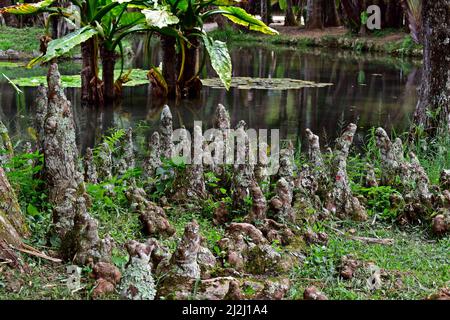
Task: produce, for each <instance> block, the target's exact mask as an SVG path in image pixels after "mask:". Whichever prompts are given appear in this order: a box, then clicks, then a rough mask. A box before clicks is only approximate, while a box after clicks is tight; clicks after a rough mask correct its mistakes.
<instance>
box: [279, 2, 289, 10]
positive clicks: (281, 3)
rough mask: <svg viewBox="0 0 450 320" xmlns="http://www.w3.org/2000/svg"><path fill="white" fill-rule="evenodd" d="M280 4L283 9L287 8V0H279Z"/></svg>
mask: <svg viewBox="0 0 450 320" xmlns="http://www.w3.org/2000/svg"><path fill="white" fill-rule="evenodd" d="M278 5H279V6H280V9H281V10H283V11H284V10H286V8H287V3H286V0H279V1H278Z"/></svg>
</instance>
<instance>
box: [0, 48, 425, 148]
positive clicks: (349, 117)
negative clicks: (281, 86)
mask: <svg viewBox="0 0 450 320" xmlns="http://www.w3.org/2000/svg"><path fill="white" fill-rule="evenodd" d="M134 49H135V51H136V50H137V51H139V50H140V49H139V47H136V48H134ZM136 56H139V54H137V55H136ZM231 56H232V60H233V76H249V77H262V78H266V77H267V78H293V79H301V80H309V81H315V82H325V83H333V84H334V85H333V86H329V87H324V88H302V89H298V90H283V91H279V90H241V89H236V88H231V89H230V91H229V92H227V91H226V90H225V89H214V88H208V87H204V88H203V91H202V93H201V97H200V98H199V99H196V100H181V101H168V102H167V103H168V104H169V106H170V107H171V109H172V113H173V116H174V127H179V126H181V125H185V126H186V127H187V128H192V125H193V122H194V120H201V121H203V125H204V129H206V128H209V127H212V120H213V115H214V111H215V108H216V106H217V104H218V103H222V104H224V105H225V106H226V107H227V108H228V110H229V111H230V114H231V118H232V123H233V124H236V123H237V122H238V121H239V120H241V119H243V120H245V121H246V122H247V124H248V126H249V127H251V128H254V129H271V128H277V129H280V135H281V138H282V139H297V138H299V137H300V139H303V136H304V130H305V129H306V128H310V129H311V130H313V132H316V133H318V134H319V135H320V136H321V138H322V141H324V142H323V143H326V142H330V143H331V142H332V140H333V139H334V138H335V137H336V135H337V134H338V133H339V132H340V131H341V129H342V127H343V126H344V125H346V124H348V123H349V122H355V123H357V124H358V126H359V128H360V130H359V131H358V132H359V137H358V139H359V140H361V138H362V137H364V136H365V135H366V133H367V130H368V129H369V128H370V127H373V126H383V127H385V128H386V129H387V130H389V131H392V130H395V131H397V132H401V131H403V130H405V129H406V128H407V126H408V124H409V121H410V117H411V115H412V113H413V111H414V107H415V105H416V101H417V92H416V88H417V85H418V82H419V81H420V74H419V73H420V72H419V69H420V65H418V64H417V63H415V62H413V61H408V60H400V59H395V58H390V57H386V56H372V55H362V54H355V53H351V52H335V51H330V50H317V51H310V50H309V51H304V50H300V49H289V48H264V47H234V48H233V49H232V50H231ZM159 59H160V52H159V50H158V48H157V47H156V48H155V50H153V51H152V57H151V60H152V61H153V63H154V64H156V65H157V64H159V62H158V61H160V60H159ZM132 65H133V66H134V67H138V68H145V67H148V64H146V63H144V62H142V61H133V62H132ZM79 69H80V65H79V64H78V63H64V64H62V65H61V66H60V70H61V71H62V73H65V74H76V73H78V72H79ZM2 72H4V73H5V74H7V75H8V76H10V77H25V76H30V75H38V74H45V72H46V70H45V69H39V68H38V69H34V70H31V71H27V70H22V69H1V68H0V78H2V79H1V80H0V118H1V119H2V120H3V122H5V123H6V124H7V126H8V127H9V129H10V132H11V135H12V136H13V137H16V138H23V139H24V140H25V139H27V132H28V131H29V130H27V128H28V127H29V126H30V125H31V121H30V120H31V116H32V114H33V102H34V94H35V91H36V88H22V89H23V91H24V95H19V94H17V93H16V91H15V90H14V89H13V88H12V86H11V85H10V84H9V83H7V82H6V81H5V79H4V78H3V77H2V76H1V73H2ZM206 77H215V75H214V73H213V72H212V70H211V68H210V67H207V68H206V69H205V70H204V72H203V74H202V78H206ZM66 92H67V96H68V98H69V99H70V100H71V101H72V104H73V106H74V115H75V119H76V124H77V130H78V142H79V146H80V148H81V149H83V150H84V149H85V148H86V147H87V146H92V145H93V144H94V143H96V142H98V139H99V138H100V136H101V134H102V132H105V130H107V129H108V128H110V127H128V126H134V127H138V128H141V129H143V130H144V129H145V130H147V131H148V130H151V131H152V130H154V129H156V126H157V123H158V119H159V115H160V111H161V108H162V105H163V104H164V101H157V100H156V99H154V98H152V97H151V95H150V94H149V88H148V86H139V87H125V88H124V92H123V100H122V102H121V103H116V104H115V105H114V106H113V107H108V108H104V109H102V110H92V109H89V108H83V107H81V103H80V93H79V89H73V88H69V89H66ZM137 132H138V133H139V131H137ZM142 132H146V131H142ZM143 135H144V134H143ZM145 135H146V134H145ZM139 138H141V139H142V138H145V137H139Z"/></svg>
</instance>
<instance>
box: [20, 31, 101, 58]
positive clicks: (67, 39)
mask: <svg viewBox="0 0 450 320" xmlns="http://www.w3.org/2000/svg"><path fill="white" fill-rule="evenodd" d="M97 33H98V30H96V29H94V28H92V27H91V26H86V27H83V28H81V29H78V30H75V31H74V32H71V33H69V34H68V35H65V36H64V37H62V38H59V39H55V40H52V41H50V42H49V44H48V47H47V53H46V54H45V55H43V56H40V57H39V58H37V59H33V60H32V61H31V62H30V63H29V64H28V67H32V66H34V65H35V64H37V63H43V62H47V61H50V60H52V59H54V58H56V57H60V56H62V55H63V54H66V53H68V52H69V51H70V50H71V49H73V48H75V47H76V46H77V45H79V44H81V43H83V42H85V41H87V40H89V39H90V38H92V37H93V36H95V35H96V34H97Z"/></svg>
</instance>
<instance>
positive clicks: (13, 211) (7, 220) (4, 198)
mask: <svg viewBox="0 0 450 320" xmlns="http://www.w3.org/2000/svg"><path fill="white" fill-rule="evenodd" d="M28 233H29V232H28V227H27V225H26V224H25V219H24V218H23V215H22V212H21V210H20V205H19V203H18V202H17V198H16V195H15V193H14V190H13V189H12V187H11V185H10V184H9V181H8V179H7V177H6V174H5V171H4V170H3V168H2V167H0V241H5V242H6V243H8V244H10V245H13V246H16V247H19V246H20V245H21V243H22V237H25V236H27V235H28ZM1 256H2V252H1V251H0V257H1Z"/></svg>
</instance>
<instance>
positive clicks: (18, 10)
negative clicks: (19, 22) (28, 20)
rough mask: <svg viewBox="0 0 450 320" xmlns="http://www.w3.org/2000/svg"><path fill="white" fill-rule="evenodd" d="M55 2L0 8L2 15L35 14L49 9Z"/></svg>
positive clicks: (45, 1) (48, 1)
mask: <svg viewBox="0 0 450 320" xmlns="http://www.w3.org/2000/svg"><path fill="white" fill-rule="evenodd" d="M54 1H55V0H44V1H40V2H36V3H19V4H16V5H13V6H9V7H4V8H0V14H3V13H11V14H18V15H21V14H33V13H36V12H39V11H41V10H43V9H45V8H47V7H49V6H50V5H51V4H52V3H53V2H54Z"/></svg>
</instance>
